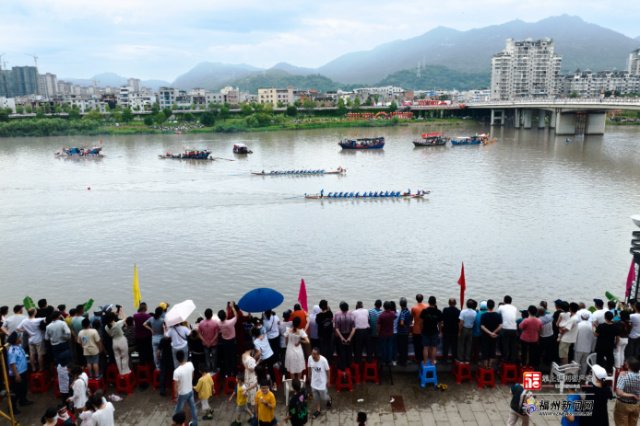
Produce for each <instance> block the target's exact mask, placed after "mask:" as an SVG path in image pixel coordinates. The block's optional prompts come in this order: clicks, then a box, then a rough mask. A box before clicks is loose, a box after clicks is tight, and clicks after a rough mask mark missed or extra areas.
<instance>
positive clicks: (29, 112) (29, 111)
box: [24, 105, 33, 114]
mask: <svg viewBox="0 0 640 426" xmlns="http://www.w3.org/2000/svg"><path fill="white" fill-rule="evenodd" d="M24 109H25V111H27V114H31V113H32V112H33V108H31V105H27V106H26V107H24Z"/></svg>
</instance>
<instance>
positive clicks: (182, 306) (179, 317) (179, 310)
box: [164, 300, 196, 327]
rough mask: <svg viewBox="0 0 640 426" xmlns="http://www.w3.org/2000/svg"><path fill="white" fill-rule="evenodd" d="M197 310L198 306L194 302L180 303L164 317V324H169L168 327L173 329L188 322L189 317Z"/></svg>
mask: <svg viewBox="0 0 640 426" xmlns="http://www.w3.org/2000/svg"><path fill="white" fill-rule="evenodd" d="M195 310H196V305H195V304H194V303H193V300H185V301H184V302H182V303H178V304H177V305H175V306H174V307H173V308H171V310H170V311H169V312H167V314H166V315H165V317H164V322H165V323H166V324H167V327H171V326H172V325H176V324H180V323H181V322H183V321H186V320H187V318H189V315H191V313H192V312H193V311H195Z"/></svg>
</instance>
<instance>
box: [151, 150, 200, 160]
mask: <svg viewBox="0 0 640 426" xmlns="http://www.w3.org/2000/svg"><path fill="white" fill-rule="evenodd" d="M158 158H160V159H168V158H170V159H174V160H213V158H211V151H209V150H208V149H185V150H184V152H182V153H173V152H167V153H165V154H159V155H158Z"/></svg>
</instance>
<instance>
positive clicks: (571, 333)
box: [558, 303, 578, 365]
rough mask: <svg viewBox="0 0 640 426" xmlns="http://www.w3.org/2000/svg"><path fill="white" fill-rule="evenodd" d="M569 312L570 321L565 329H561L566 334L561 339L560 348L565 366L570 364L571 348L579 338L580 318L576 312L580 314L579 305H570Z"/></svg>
mask: <svg viewBox="0 0 640 426" xmlns="http://www.w3.org/2000/svg"><path fill="white" fill-rule="evenodd" d="M569 312H570V313H571V316H570V317H569V321H567V323H566V324H565V326H564V327H561V329H562V331H564V334H563V335H562V337H561V338H560V347H559V348H558V352H559V355H560V359H561V360H562V364H563V365H564V364H568V363H569V350H570V349H571V346H572V345H573V344H575V343H576V339H577V337H578V316H577V315H576V312H578V304H577V303H571V304H569Z"/></svg>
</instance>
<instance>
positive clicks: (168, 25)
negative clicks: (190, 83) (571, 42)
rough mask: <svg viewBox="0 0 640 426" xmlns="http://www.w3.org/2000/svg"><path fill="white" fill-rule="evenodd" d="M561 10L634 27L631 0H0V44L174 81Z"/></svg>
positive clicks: (96, 69) (48, 64) (87, 71)
mask: <svg viewBox="0 0 640 426" xmlns="http://www.w3.org/2000/svg"><path fill="white" fill-rule="evenodd" d="M563 13H568V14H571V15H578V16H580V17H581V18H583V19H584V20H585V21H587V22H592V23H595V24H598V25H601V26H603V27H607V28H610V29H613V30H615V31H619V32H621V33H623V34H625V35H627V36H630V37H634V38H635V37H637V36H639V35H640V27H638V25H637V18H638V16H640V2H639V1H637V0H619V1H617V2H615V5H614V3H613V2H608V1H604V2H603V1H594V0H540V1H533V2H525V1H523V0H479V1H478V0H447V1H442V0H438V1H433V0H428V1H422V2H415V1H414V2H402V3H401V2H396V1H389V0H387V1H379V0H366V1H365V0H339V1H338V0H319V1H318V0H315V1H309V0H298V1H283V0H269V1H265V0H260V1H258V0H245V1H229V0H226V1H222V0H183V1H175V0H171V1H169V0H153V1H151V0H0V54H1V53H6V55H5V56H4V57H3V58H2V60H4V61H8V64H7V65H8V67H9V68H10V67H12V66H18V65H20V66H22V65H31V64H33V60H32V59H31V58H30V57H29V56H27V55H25V53H36V54H37V55H38V57H39V60H38V65H39V71H40V72H41V73H42V72H52V73H55V74H57V75H58V78H64V77H76V78H89V77H92V76H93V75H95V74H99V73H102V72H115V73H117V74H120V75H122V76H124V77H138V78H142V79H150V78H156V79H163V80H167V81H173V80H174V79H175V78H176V77H177V76H178V75H180V74H183V73H185V72H187V71H188V70H189V69H191V68H192V67H193V66H195V65H196V64H197V63H199V62H202V61H210V62H224V63H247V64H251V65H254V66H258V67H267V68H268V67H271V66H273V65H275V64H276V63H278V62H289V63H291V64H293V65H297V66H305V67H318V66H320V65H323V64H325V63H327V62H329V61H331V60H332V59H335V58H336V57H338V56H339V55H341V54H344V53H348V52H352V51H357V50H369V49H371V48H373V47H375V46H377V45H378V44H381V43H385V42H388V41H392V40H396V39H406V38H411V37H415V36H418V35H420V34H423V33H425V32H427V31H429V30H430V29H433V28H435V27H437V26H446V27H450V28H455V29H459V30H468V29H472V28H481V27H485V26H488V25H495V24H502V23H504V22H507V21H511V20H513V19H518V18H519V19H522V20H524V21H527V22H535V21H538V20H540V19H543V18H546V17H548V16H556V15H560V14H563Z"/></svg>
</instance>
